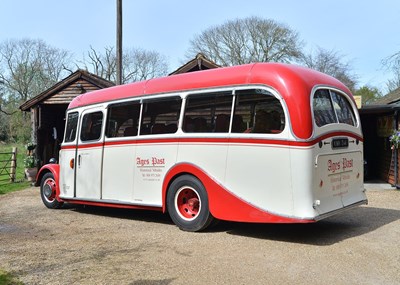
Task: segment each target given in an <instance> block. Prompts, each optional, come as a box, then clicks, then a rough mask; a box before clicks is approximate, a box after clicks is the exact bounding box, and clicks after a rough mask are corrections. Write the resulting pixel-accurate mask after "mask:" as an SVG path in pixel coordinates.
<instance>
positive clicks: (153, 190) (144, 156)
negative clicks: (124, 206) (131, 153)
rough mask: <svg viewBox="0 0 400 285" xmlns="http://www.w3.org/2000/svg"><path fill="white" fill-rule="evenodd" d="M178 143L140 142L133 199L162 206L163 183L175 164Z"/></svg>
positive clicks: (143, 203) (137, 151)
mask: <svg viewBox="0 0 400 285" xmlns="http://www.w3.org/2000/svg"><path fill="white" fill-rule="evenodd" d="M177 150H178V144H174V143H172V144H170V143H166V144H164V143H159V144H154V143H149V144H139V145H138V146H137V150H136V156H135V157H134V161H133V165H134V176H135V181H134V191H133V201H134V202H135V203H138V204H141V205H148V206H159V207H161V206H162V191H161V189H162V184H163V181H164V177H165V175H166V173H167V172H168V170H169V169H170V168H171V167H172V166H173V165H174V164H175V162H176V156H177Z"/></svg>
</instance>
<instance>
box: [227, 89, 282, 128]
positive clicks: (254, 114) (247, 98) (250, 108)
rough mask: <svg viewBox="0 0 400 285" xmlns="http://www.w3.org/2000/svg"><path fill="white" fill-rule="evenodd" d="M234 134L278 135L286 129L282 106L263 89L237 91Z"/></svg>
mask: <svg viewBox="0 0 400 285" xmlns="http://www.w3.org/2000/svg"><path fill="white" fill-rule="evenodd" d="M235 95H236V102H235V111H234V115H233V122H232V133H258V134H278V133H281V132H282V130H283V129H284V128H285V113H284V111H283V108H282V105H281V103H280V101H279V100H278V99H276V98H275V97H274V96H273V95H272V94H271V93H269V92H268V91H266V90H262V89H249V90H238V91H236V94H235Z"/></svg>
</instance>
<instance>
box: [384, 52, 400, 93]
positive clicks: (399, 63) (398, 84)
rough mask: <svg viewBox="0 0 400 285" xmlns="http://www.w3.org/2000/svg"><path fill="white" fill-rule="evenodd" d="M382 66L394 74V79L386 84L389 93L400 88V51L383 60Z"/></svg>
mask: <svg viewBox="0 0 400 285" xmlns="http://www.w3.org/2000/svg"><path fill="white" fill-rule="evenodd" d="M382 65H383V66H384V67H385V68H386V69H387V70H390V71H391V72H393V78H391V79H389V80H388V81H387V83H386V88H387V91H388V93H390V92H392V91H394V90H396V89H398V88H400V51H399V52H396V53H395V54H392V55H391V56H388V57H387V58H385V59H383V60H382Z"/></svg>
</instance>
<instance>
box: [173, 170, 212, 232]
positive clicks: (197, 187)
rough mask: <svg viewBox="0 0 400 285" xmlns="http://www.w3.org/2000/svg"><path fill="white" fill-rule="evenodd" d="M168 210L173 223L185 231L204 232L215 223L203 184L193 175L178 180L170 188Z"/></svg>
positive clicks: (183, 176)
mask: <svg viewBox="0 0 400 285" xmlns="http://www.w3.org/2000/svg"><path fill="white" fill-rule="evenodd" d="M167 209H168V213H169V215H170V216H171V219H172V221H173V222H174V223H175V224H176V225H177V226H178V227H179V228H180V229H181V230H184V231H189V232H196V231H201V230H204V229H205V228H206V227H207V226H209V225H210V223H211V222H212V221H213V219H214V218H213V216H212V215H211V213H210V210H209V207H208V195H207V191H206V189H205V187H204V186H203V184H202V183H201V182H200V181H199V180H198V179H197V178H195V177H193V176H191V175H182V176H180V177H178V178H176V179H175V180H174V181H173V182H172V183H171V185H170V186H169V188H168V194H167Z"/></svg>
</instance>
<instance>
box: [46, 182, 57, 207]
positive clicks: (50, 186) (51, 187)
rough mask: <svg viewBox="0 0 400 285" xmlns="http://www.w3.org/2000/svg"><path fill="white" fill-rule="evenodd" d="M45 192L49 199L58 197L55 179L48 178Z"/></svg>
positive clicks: (50, 200) (52, 199)
mask: <svg viewBox="0 0 400 285" xmlns="http://www.w3.org/2000/svg"><path fill="white" fill-rule="evenodd" d="M43 193H44V196H45V198H46V200H47V201H49V202H52V201H54V198H55V197H56V183H55V181H54V180H53V179H48V180H46V181H45V183H44V185H43Z"/></svg>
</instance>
